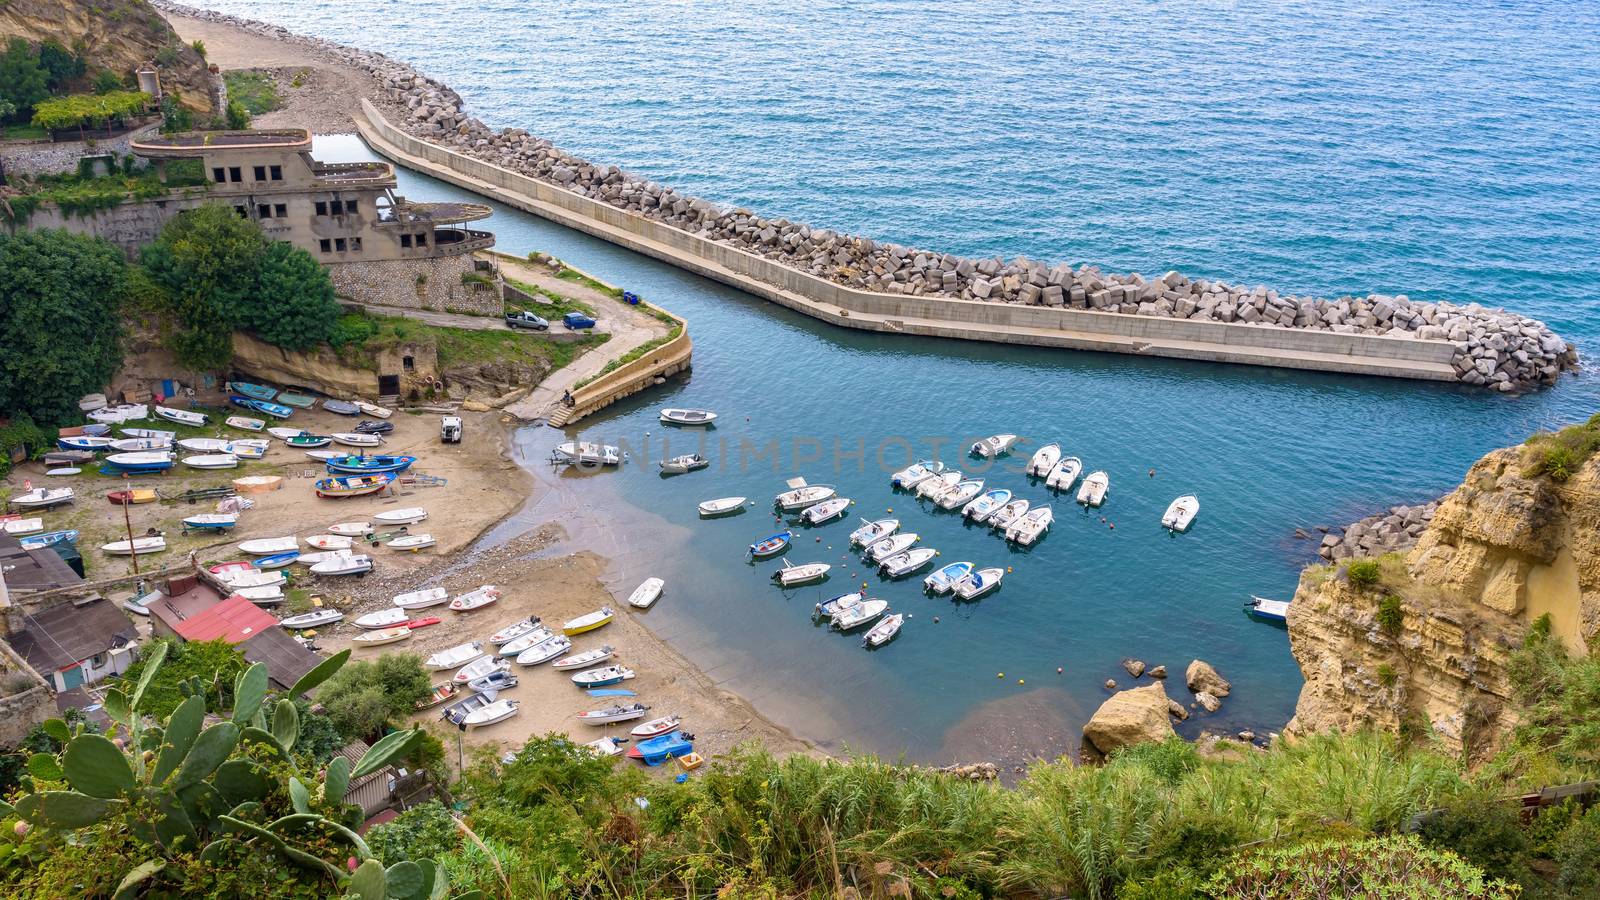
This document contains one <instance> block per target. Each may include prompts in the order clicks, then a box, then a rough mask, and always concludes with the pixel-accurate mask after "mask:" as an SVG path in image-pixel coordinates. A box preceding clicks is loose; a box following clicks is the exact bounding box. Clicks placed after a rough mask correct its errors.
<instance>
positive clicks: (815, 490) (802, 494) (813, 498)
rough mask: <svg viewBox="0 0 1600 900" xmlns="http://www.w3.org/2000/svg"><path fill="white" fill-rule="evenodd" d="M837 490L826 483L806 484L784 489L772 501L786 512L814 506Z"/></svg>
mask: <svg viewBox="0 0 1600 900" xmlns="http://www.w3.org/2000/svg"><path fill="white" fill-rule="evenodd" d="M834 493H835V491H834V489H833V488H832V487H829V486H828V485H825V484H805V485H801V486H800V487H797V488H794V489H793V490H788V491H784V492H783V493H781V494H779V495H778V496H776V497H774V498H772V502H773V503H774V504H775V505H777V506H778V507H779V508H780V509H782V510H784V511H785V512H793V511H794V510H797V509H805V508H806V507H808V506H814V505H815V504H818V503H821V502H822V501H824V500H827V499H828V498H830V497H832V496H833V495H834Z"/></svg>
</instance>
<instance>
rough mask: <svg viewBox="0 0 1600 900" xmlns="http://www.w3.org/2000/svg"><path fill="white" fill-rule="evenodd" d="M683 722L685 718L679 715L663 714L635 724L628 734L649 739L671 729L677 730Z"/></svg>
mask: <svg viewBox="0 0 1600 900" xmlns="http://www.w3.org/2000/svg"><path fill="white" fill-rule="evenodd" d="M682 724H683V719H681V718H679V717H677V716H662V717H661V718H659V719H651V720H650V721H648V722H641V723H640V724H638V725H635V726H633V728H631V729H629V731H628V735H629V736H630V737H632V738H633V739H634V740H640V741H644V740H649V739H650V738H653V737H657V736H659V735H663V734H666V733H668V732H670V731H677V730H678V726H679V725H682Z"/></svg>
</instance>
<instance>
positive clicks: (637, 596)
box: [628, 578, 667, 609]
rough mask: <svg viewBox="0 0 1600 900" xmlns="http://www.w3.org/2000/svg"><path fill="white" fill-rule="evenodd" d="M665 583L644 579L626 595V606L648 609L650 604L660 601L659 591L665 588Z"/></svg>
mask: <svg viewBox="0 0 1600 900" xmlns="http://www.w3.org/2000/svg"><path fill="white" fill-rule="evenodd" d="M666 584H667V583H666V582H664V581H662V580H661V579H659V578H646V579H645V580H644V581H642V582H640V583H639V586H638V587H636V588H634V589H633V593H631V594H629V595H628V605H629V606H632V607H635V608H637V609H649V608H650V606H651V605H652V604H654V603H655V602H656V601H657V600H659V599H661V589H662V588H664V587H666Z"/></svg>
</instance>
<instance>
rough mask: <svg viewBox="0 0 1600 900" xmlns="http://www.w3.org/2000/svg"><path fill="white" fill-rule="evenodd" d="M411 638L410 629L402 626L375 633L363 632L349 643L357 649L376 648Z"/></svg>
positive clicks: (381, 629)
mask: <svg viewBox="0 0 1600 900" xmlns="http://www.w3.org/2000/svg"><path fill="white" fill-rule="evenodd" d="M408 637H411V629H409V628H407V627H406V626H404V625H396V626H395V627H393V628H380V629H378V630H376V631H364V632H362V633H361V634H358V635H356V636H355V637H353V638H351V639H350V643H351V644H354V645H355V646H357V647H377V646H381V645H383V644H392V643H394V642H395V641H403V640H405V639H406V638H408Z"/></svg>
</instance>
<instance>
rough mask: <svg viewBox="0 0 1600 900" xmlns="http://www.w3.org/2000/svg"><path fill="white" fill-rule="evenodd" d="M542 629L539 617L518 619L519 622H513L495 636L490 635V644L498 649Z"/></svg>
mask: <svg viewBox="0 0 1600 900" xmlns="http://www.w3.org/2000/svg"><path fill="white" fill-rule="evenodd" d="M540 627H542V626H541V625H540V624H539V617H538V616H529V617H528V618H526V619H518V620H517V621H515V622H512V623H511V624H510V625H507V626H505V627H503V628H501V629H499V630H497V631H496V632H495V633H494V634H491V635H489V643H491V644H494V645H495V646H496V647H498V646H500V645H501V644H506V643H509V642H511V641H514V640H516V639H517V638H519V637H522V636H523V635H525V634H527V633H529V632H531V631H535V630H537V629H539V628H540Z"/></svg>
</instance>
